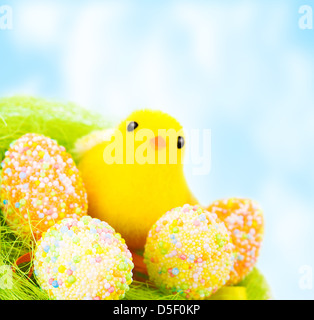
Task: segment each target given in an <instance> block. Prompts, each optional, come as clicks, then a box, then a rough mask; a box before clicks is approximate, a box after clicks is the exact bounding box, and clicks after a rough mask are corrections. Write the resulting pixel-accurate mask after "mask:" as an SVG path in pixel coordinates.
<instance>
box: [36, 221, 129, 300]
mask: <svg viewBox="0 0 314 320" xmlns="http://www.w3.org/2000/svg"><path fill="white" fill-rule="evenodd" d="M133 267H134V265H133V262H132V255H131V253H130V251H129V250H128V248H127V246H126V244H125V241H124V239H122V238H121V236H120V234H119V233H116V232H115V230H114V229H113V228H112V227H111V226H109V224H107V223H106V222H104V221H100V220H99V219H92V218H91V217H90V216H84V217H82V218H80V219H64V220H62V221H61V222H59V223H57V224H55V225H54V226H53V227H51V228H50V229H49V230H48V231H47V232H46V233H44V234H43V236H42V238H41V239H40V240H39V241H38V242H37V246H36V250H35V257H34V273H35V276H36V278H37V279H38V282H39V284H40V286H41V288H43V289H44V290H46V291H47V292H48V294H49V296H50V297H51V298H52V299H57V300H83V299H84V300H85V299H88V300H90V299H93V300H109V299H110V300H112V299H121V298H123V297H124V295H125V292H126V291H128V290H129V285H130V284H131V282H132V269H133Z"/></svg>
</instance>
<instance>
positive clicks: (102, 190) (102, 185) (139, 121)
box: [79, 110, 197, 249]
mask: <svg viewBox="0 0 314 320" xmlns="http://www.w3.org/2000/svg"><path fill="white" fill-rule="evenodd" d="M182 141H184V134H183V131H182V127H181V125H180V124H179V123H178V122H177V121H176V120H175V119H174V118H172V117H171V116H169V115H167V114H165V113H162V112H160V111H151V110H141V111H136V112H134V113H132V114H131V115H130V116H129V117H128V118H127V119H125V120H124V121H123V122H121V124H120V125H119V126H118V127H117V128H116V129H115V131H114V133H113V135H112V138H111V140H110V141H107V142H103V143H100V144H98V145H96V146H95V147H93V148H92V149H90V150H88V151H87V152H86V153H85V154H84V155H83V157H82V160H81V162H80V164H79V168H80V170H81V172H82V176H83V180H84V183H85V187H86V189H87V193H88V201H89V214H90V215H91V216H93V217H97V218H99V219H101V220H104V221H106V222H108V223H109V224H110V225H111V226H112V227H114V228H115V229H116V231H117V232H120V233H121V235H122V236H123V237H124V239H125V240H126V243H127V245H128V246H129V247H130V248H131V249H140V248H143V247H144V244H145V241H146V237H147V233H148V231H149V229H150V228H151V226H152V225H153V224H154V223H155V222H156V221H157V220H158V219H159V218H160V217H161V216H162V215H163V214H164V213H165V212H167V211H168V210H171V209H172V208H174V207H177V206H182V205H184V204H185V203H189V204H196V203H197V200H196V199H195V198H194V196H193V195H192V193H191V192H190V190H189V188H188V186H187V183H186V180H185V177H184V173H183V164H182V158H183V153H184V149H185V145H184V143H182Z"/></svg>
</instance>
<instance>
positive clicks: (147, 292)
mask: <svg viewBox="0 0 314 320" xmlns="http://www.w3.org/2000/svg"><path fill="white" fill-rule="evenodd" d="M109 125H110V123H109V122H108V121H106V120H105V119H103V118H102V117H101V116H99V115H97V114H92V113H90V112H89V111H87V110H85V109H83V108H80V107H78V106H76V105H74V104H71V103H69V104H62V103H58V102H51V101H46V100H43V99H38V98H33V97H12V98H5V99H0V162H1V161H2V160H3V158H4V154H5V151H6V150H7V149H8V148H9V146H10V144H11V143H12V141H14V140H16V139H18V138H19V137H21V136H22V135H24V134H26V133H38V134H43V135H46V136H48V137H50V138H52V139H55V140H57V141H58V143H59V144H60V145H63V146H64V147H65V148H66V149H67V150H68V151H69V152H70V151H71V150H73V147H74V143H75V141H76V140H77V139H79V138H80V137H82V136H84V135H86V134H88V133H90V132H91V131H94V130H99V129H105V128H108V127H109ZM73 157H74V160H75V161H77V159H76V158H75V155H74V154H73ZM34 245H35V244H34V241H32V237H31V235H29V237H28V238H27V237H25V235H24V236H22V235H21V234H20V233H19V232H18V231H17V230H15V229H13V228H12V227H9V226H8V225H7V224H6V222H5V221H4V219H3V216H2V214H1V212H0V300H49V296H48V294H47V293H46V292H45V291H44V290H42V289H41V288H40V287H39V285H38V283H37V282H36V279H35V278H34V276H33V275H31V276H30V277H29V276H28V275H29V271H30V270H31V268H32V261H31V262H28V263H24V264H21V265H19V266H17V265H16V260H17V259H18V258H19V257H21V256H22V255H23V254H25V253H28V252H33V250H34ZM5 273H7V274H5ZM8 275H10V276H8ZM238 286H239V287H242V288H245V289H244V290H245V291H246V296H247V299H250V300H265V299H271V294H270V289H269V286H268V284H267V282H266V280H265V279H264V277H263V275H262V274H261V273H260V272H259V271H258V270H257V269H256V268H255V269H254V270H253V271H252V272H251V273H250V274H249V275H248V276H247V277H246V278H245V279H244V280H243V281H242V282H241V283H239V284H238ZM228 289H230V287H226V288H222V289H221V290H219V291H218V292H217V293H216V294H214V295H213V296H211V297H210V299H211V300H215V299H219V300H224V299H233V298H234V296H233V295H232V294H231V295H230V291H228ZM125 299H126V300H179V299H182V298H181V297H179V296H178V295H165V294H164V293H162V292H160V291H159V290H158V289H156V288H155V287H154V285H153V284H152V283H150V282H149V281H144V280H143V282H141V281H133V283H132V284H131V286H130V290H129V291H128V292H127V293H126V296H125Z"/></svg>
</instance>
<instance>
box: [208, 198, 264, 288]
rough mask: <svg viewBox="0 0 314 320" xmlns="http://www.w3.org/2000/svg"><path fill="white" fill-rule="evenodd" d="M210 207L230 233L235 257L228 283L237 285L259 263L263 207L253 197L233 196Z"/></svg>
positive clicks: (209, 209)
mask: <svg viewBox="0 0 314 320" xmlns="http://www.w3.org/2000/svg"><path fill="white" fill-rule="evenodd" d="M207 210H208V211H210V212H213V213H215V214H217V216H218V218H219V219H220V220H221V221H223V222H224V223H225V225H226V227H227V229H228V231H229V233H230V237H231V239H232V242H233V244H234V246H235V248H234V258H235V259H234V266H233V269H232V270H231V273H230V280H229V282H228V284H237V283H238V282H240V281H241V280H242V279H243V278H244V277H245V276H246V275H247V274H248V273H249V272H250V271H251V270H252V269H253V267H254V265H255V264H256V261H257V258H258V255H259V251H260V247H261V244H262V240H263V235H264V219H263V212H262V209H261V207H260V206H259V205H258V204H257V203H256V202H255V201H253V200H250V199H239V198H230V199H222V200H218V201H215V202H213V203H212V204H211V205H210V206H209V207H208V209H207Z"/></svg>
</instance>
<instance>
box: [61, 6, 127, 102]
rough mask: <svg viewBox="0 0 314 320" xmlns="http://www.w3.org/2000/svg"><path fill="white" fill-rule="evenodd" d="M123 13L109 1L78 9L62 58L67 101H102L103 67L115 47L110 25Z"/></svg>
mask: <svg viewBox="0 0 314 320" xmlns="http://www.w3.org/2000/svg"><path fill="white" fill-rule="evenodd" d="M123 13H124V7H123V6H122V5H121V4H120V5H119V4H113V3H102V4H99V3H96V4H93V5H89V6H87V7H82V8H81V9H80V10H79V14H78V15H77V16H76V19H75V21H74V23H73V25H72V26H71V29H70V31H69V33H68V38H67V42H66V43H65V45H64V57H63V61H62V70H63V75H64V77H63V78H64V94H65V95H66V96H67V98H68V99H70V100H71V101H75V102H77V103H79V104H81V105H85V106H86V107H92V106H93V107H95V106H96V108H97V107H101V105H102V104H103V103H104V102H105V101H106V96H105V95H106V90H102V89H103V88H104V86H105V85H106V84H108V82H109V81H110V76H109V75H108V74H106V72H107V70H106V68H107V69H108V68H109V69H110V64H111V63H112V61H113V60H114V54H115V52H116V50H117V48H116V41H115V40H116V38H115V36H116V35H115V33H114V31H113V29H114V26H115V25H116V24H117V23H119V21H120V19H121V16H122V15H123ZM110 74H112V73H110ZM113 77H114V76H113ZM106 81H107V82H106Z"/></svg>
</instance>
